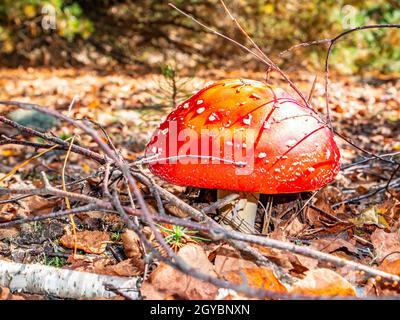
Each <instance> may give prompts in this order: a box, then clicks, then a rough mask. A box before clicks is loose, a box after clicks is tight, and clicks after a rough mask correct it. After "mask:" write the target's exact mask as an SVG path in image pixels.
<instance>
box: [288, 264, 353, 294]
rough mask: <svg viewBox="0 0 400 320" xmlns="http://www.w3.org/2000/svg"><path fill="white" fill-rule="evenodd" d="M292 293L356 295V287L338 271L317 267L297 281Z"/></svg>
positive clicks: (291, 290)
mask: <svg viewBox="0 0 400 320" xmlns="http://www.w3.org/2000/svg"><path fill="white" fill-rule="evenodd" d="M290 293H294V294H303V295H310V296H355V295H356V290H355V289H354V287H353V286H352V285H351V284H350V282H348V281H347V280H346V279H344V278H343V277H342V276H340V275H339V274H337V273H336V272H334V271H332V270H329V269H315V270H310V271H308V272H307V273H306V277H305V278H304V279H302V280H299V281H297V282H296V283H295V284H294V285H293V286H292V288H291V289H290Z"/></svg>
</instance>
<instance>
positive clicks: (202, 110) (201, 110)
mask: <svg viewBox="0 0 400 320" xmlns="http://www.w3.org/2000/svg"><path fill="white" fill-rule="evenodd" d="M204 110H206V108H204V107H201V108H198V109H197V110H196V112H197V113H198V114H200V113H203V112H204Z"/></svg>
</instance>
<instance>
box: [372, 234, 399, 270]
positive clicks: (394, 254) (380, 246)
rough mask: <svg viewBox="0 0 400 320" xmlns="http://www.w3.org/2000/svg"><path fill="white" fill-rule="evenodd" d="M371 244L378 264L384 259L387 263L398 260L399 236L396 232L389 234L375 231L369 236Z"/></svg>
mask: <svg viewBox="0 0 400 320" xmlns="http://www.w3.org/2000/svg"><path fill="white" fill-rule="evenodd" d="M371 242H372V244H373V246H374V249H375V254H376V258H377V261H378V262H380V261H382V259H384V258H385V257H386V258H385V260H388V261H390V260H397V259H399V258H400V235H399V234H398V233H397V232H393V233H389V232H385V231H384V230H381V229H377V230H375V231H374V233H373V234H372V235H371Z"/></svg>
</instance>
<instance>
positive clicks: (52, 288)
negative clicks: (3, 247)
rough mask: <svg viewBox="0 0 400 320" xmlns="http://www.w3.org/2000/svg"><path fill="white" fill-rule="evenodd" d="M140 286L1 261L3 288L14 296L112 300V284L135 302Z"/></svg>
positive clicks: (131, 280)
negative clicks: (108, 286) (27, 294)
mask: <svg viewBox="0 0 400 320" xmlns="http://www.w3.org/2000/svg"><path fill="white" fill-rule="evenodd" d="M136 282H137V278H136V277H135V278H133V277H132V278H129V277H119V276H109V275H98V274H94V273H88V272H81V271H74V270H67V269H59V268H54V267H49V266H45V265H40V264H21V263H14V262H8V261H1V260H0V286H3V287H8V288H10V290H11V291H12V292H16V291H17V292H26V293H37V294H48V295H53V296H57V297H60V298H71V299H79V298H96V297H103V298H112V297H114V296H115V293H113V292H111V291H109V290H107V289H106V288H105V285H106V284H110V285H113V286H114V287H115V288H118V289H119V290H120V291H121V292H123V293H124V294H125V295H126V296H129V297H130V298H131V299H137V298H138V293H137V291H136V287H137V286H136Z"/></svg>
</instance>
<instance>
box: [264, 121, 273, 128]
mask: <svg viewBox="0 0 400 320" xmlns="http://www.w3.org/2000/svg"><path fill="white" fill-rule="evenodd" d="M270 128H271V125H270V124H269V123H268V122H267V121H265V122H264V129H270Z"/></svg>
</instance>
